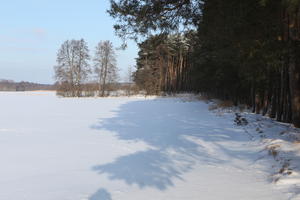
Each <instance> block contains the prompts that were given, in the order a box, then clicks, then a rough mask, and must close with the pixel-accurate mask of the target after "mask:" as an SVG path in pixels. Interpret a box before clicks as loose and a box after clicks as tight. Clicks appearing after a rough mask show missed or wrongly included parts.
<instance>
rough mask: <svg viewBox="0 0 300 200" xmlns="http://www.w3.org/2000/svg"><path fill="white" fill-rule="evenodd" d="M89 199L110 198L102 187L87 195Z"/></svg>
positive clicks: (109, 199) (107, 199)
mask: <svg viewBox="0 0 300 200" xmlns="http://www.w3.org/2000/svg"><path fill="white" fill-rule="evenodd" d="M89 200H112V198H111V195H110V194H109V193H108V192H107V191H106V190H105V189H103V188H101V189H99V190H98V191H97V192H96V193H95V194H93V195H92V196H90V197H89Z"/></svg>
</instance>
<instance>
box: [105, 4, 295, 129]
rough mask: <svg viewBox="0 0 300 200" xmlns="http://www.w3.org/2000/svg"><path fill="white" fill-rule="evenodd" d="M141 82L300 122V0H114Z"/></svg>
mask: <svg viewBox="0 0 300 200" xmlns="http://www.w3.org/2000/svg"><path fill="white" fill-rule="evenodd" d="M108 12H109V14H110V15H111V16H112V17H113V18H115V19H116V21H117V23H116V24H115V26H114V28H115V30H116V32H117V34H118V35H119V36H120V37H122V38H123V39H124V41H125V40H126V39H135V40H137V41H139V40H140V38H145V40H144V41H142V42H139V49H140V50H139V54H138V58H137V71H136V72H135V73H134V80H135V83H136V84H137V85H138V86H139V87H140V88H141V89H144V90H146V91H147V93H149V94H159V93H161V92H182V91H191V92H200V93H202V94H205V95H208V96H211V97H217V98H220V99H223V100H230V101H232V102H233V103H234V104H235V105H238V104H246V105H248V106H249V107H251V108H252V110H253V112H256V113H261V114H263V115H265V114H268V115H269V116H270V117H272V118H275V119H277V120H278V121H283V122H292V123H293V124H294V125H295V126H297V127H300V0H276V1H274V0H230V1H229V0H225V1H224V0H203V1H197V0H176V1H173V0H164V1H148V0H141V1H135V0H127V1H123V0H111V8H110V10H108Z"/></svg>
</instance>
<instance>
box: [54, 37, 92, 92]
mask: <svg viewBox="0 0 300 200" xmlns="http://www.w3.org/2000/svg"><path fill="white" fill-rule="evenodd" d="M88 60H89V50H88V46H87V43H86V42H85V41H84V40H83V39H81V40H67V41H65V42H64V43H63V44H62V45H61V48H60V49H59V51H58V53H57V65H56V66H55V67H54V70H55V79H56V81H57V82H58V83H59V84H60V85H64V87H66V86H67V88H68V91H65V92H71V94H69V95H71V96H81V84H82V82H83V81H84V80H85V79H86V78H87V76H88V74H89V73H90V72H91V70H90V67H89V64H88Z"/></svg>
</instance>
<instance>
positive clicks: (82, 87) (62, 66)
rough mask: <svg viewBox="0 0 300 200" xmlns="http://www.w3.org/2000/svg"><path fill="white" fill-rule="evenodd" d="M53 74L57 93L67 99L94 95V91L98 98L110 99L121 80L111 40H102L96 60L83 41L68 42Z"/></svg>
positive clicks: (61, 52)
mask: <svg viewBox="0 0 300 200" xmlns="http://www.w3.org/2000/svg"><path fill="white" fill-rule="evenodd" d="M90 61H92V62H90ZM54 71H55V79H56V87H57V93H58V94H59V95H61V96H68V97H81V96H94V95H95V91H96V93H97V94H98V96H107V95H108V94H109V91H110V90H111V89H112V87H113V86H114V85H116V84H117V80H118V68H117V63H116V53H115V50H114V47H113V45H112V43H111V42H110V41H100V42H99V43H98V45H97V46H96V47H95V51H94V56H93V57H91V56H90V52H89V48H88V45H87V43H86V42H85V41H84V39H80V40H67V41H65V42H64V43H63V44H62V45H61V47H60V49H59V51H58V53H57V65H56V66H55V67H54ZM92 79H94V80H93V81H92Z"/></svg>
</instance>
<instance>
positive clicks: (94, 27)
mask: <svg viewBox="0 0 300 200" xmlns="http://www.w3.org/2000/svg"><path fill="white" fill-rule="evenodd" d="M108 8H109V0H85V1H82V0H78V1H74V0H26V1H22V0H6V1H5V0H2V1H1V7H0V19H1V20H0V79H12V80H15V81H21V80H24V81H33V82H40V83H53V82H54V79H53V76H54V72H53V66H54V65H55V63H56V53H57V51H58V49H59V47H60V45H61V44H62V43H63V42H64V41H65V40H68V39H80V38H84V39H85V40H86V41H87V42H88V45H89V48H90V51H91V54H93V52H94V48H95V46H96V44H97V43H98V42H99V41H100V40H111V41H112V42H113V44H114V45H115V46H116V47H118V46H120V44H121V40H120V39H119V38H118V37H117V36H115V34H114V30H113V24H114V20H113V19H112V18H110V16H109V15H108V14H107V13H106V10H107V9H108ZM117 55H118V67H119V68H120V69H121V71H120V74H121V77H122V76H124V74H125V73H126V71H127V68H128V66H133V65H135V58H136V57H137V46H136V44H135V43H134V42H133V41H129V42H128V48H127V49H126V50H125V51H117Z"/></svg>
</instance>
